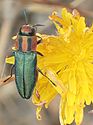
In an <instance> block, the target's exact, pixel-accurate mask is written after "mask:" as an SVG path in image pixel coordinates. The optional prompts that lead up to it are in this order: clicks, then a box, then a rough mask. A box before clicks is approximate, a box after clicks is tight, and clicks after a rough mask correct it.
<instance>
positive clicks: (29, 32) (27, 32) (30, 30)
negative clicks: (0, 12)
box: [19, 25, 36, 36]
mask: <svg viewBox="0 0 93 125" xmlns="http://www.w3.org/2000/svg"><path fill="white" fill-rule="evenodd" d="M35 33H36V30H35V28H34V27H31V26H29V25H23V26H22V27H21V28H20V31H19V35H23V36H34V35H35Z"/></svg>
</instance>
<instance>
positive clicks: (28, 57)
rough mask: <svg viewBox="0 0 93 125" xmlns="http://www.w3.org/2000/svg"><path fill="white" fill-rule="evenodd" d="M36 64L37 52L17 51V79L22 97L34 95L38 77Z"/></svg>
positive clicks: (26, 97) (27, 97)
mask: <svg viewBox="0 0 93 125" xmlns="http://www.w3.org/2000/svg"><path fill="white" fill-rule="evenodd" d="M36 65H37V53H36V52H32V51H29V52H21V51H17V52H15V77H16V78H15V79H16V85H17V89H18V92H19V94H20V95H21V97H22V98H25V99H29V98H30V97H31V95H32V92H33V89H34V87H35V84H36V79H37V69H36V68H37V67H36Z"/></svg>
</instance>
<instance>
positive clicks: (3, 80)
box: [0, 75, 15, 87]
mask: <svg viewBox="0 0 93 125" xmlns="http://www.w3.org/2000/svg"><path fill="white" fill-rule="evenodd" d="M14 79H15V76H14V75H13V76H12V77H10V76H8V77H6V78H4V79H1V80H0V87H2V86H4V85H6V84H8V83H10V82H11V81H13V80H14Z"/></svg>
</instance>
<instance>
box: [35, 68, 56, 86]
mask: <svg viewBox="0 0 93 125" xmlns="http://www.w3.org/2000/svg"><path fill="white" fill-rule="evenodd" d="M37 70H38V72H40V73H41V74H42V75H43V76H44V77H46V78H47V79H48V80H49V81H50V82H51V83H52V84H53V85H54V86H55V87H56V84H55V83H54V82H53V81H52V80H50V79H49V78H48V76H46V73H45V74H44V73H43V72H42V71H41V70H40V69H39V68H37Z"/></svg>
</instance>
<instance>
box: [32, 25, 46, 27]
mask: <svg viewBox="0 0 93 125" xmlns="http://www.w3.org/2000/svg"><path fill="white" fill-rule="evenodd" d="M37 26H45V25H43V24H35V25H33V26H32V27H37Z"/></svg>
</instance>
